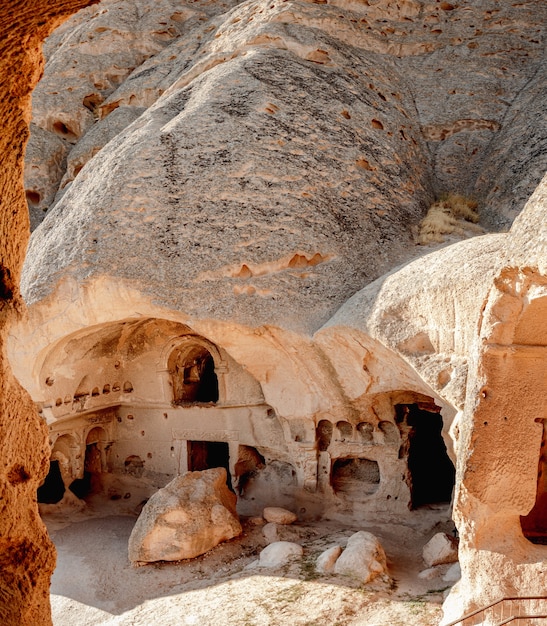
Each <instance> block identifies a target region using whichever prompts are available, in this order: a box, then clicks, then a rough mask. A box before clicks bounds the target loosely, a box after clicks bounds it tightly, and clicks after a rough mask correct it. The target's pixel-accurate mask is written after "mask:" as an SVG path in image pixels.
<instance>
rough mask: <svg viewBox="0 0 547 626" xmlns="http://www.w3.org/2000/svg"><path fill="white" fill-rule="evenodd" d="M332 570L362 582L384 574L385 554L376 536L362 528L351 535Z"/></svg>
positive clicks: (385, 569) (385, 571)
mask: <svg viewBox="0 0 547 626" xmlns="http://www.w3.org/2000/svg"><path fill="white" fill-rule="evenodd" d="M333 571H334V573H335V574H342V575H344V576H351V577H352V578H354V579H356V580H358V581H359V582H361V583H363V584H366V583H368V582H371V581H372V580H374V579H375V578H377V577H378V576H382V575H384V576H386V575H387V563H386V554H385V552H384V549H383V547H382V545H381V543H380V542H379V541H378V538H377V537H375V536H374V535H373V534H372V533H369V532H366V531H364V530H361V531H359V532H358V533H355V534H354V535H352V536H351V537H350V538H349V539H348V543H347V545H346V547H345V549H344V551H343V552H342V554H341V555H340V556H339V557H338V559H337V560H336V563H335V564H334V569H333Z"/></svg>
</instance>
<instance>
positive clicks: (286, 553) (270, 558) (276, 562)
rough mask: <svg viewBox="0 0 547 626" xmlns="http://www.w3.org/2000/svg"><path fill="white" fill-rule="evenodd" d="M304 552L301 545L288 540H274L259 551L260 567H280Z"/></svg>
mask: <svg viewBox="0 0 547 626" xmlns="http://www.w3.org/2000/svg"><path fill="white" fill-rule="evenodd" d="M303 553H304V550H303V548H302V546H300V545H298V544H297V543H291V542H290V541H275V542H274V543H270V545H269V546H266V547H265V548H264V550H262V552H261V553H260V560H259V565H260V567H271V568H274V567H281V566H282V565H286V564H287V563H289V562H290V561H292V560H293V559H296V558H299V557H301V556H302V554H303Z"/></svg>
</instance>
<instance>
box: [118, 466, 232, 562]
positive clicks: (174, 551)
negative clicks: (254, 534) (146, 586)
mask: <svg viewBox="0 0 547 626" xmlns="http://www.w3.org/2000/svg"><path fill="white" fill-rule="evenodd" d="M240 534H241V524H240V523H239V518H238V515H237V512H236V497H235V494H234V493H232V492H231V491H230V490H229V489H228V487H227V485H226V470H225V469H224V468H214V469H209V470H204V471H201V472H187V473H186V474H184V476H177V477H175V478H173V480H172V481H171V482H170V483H169V484H168V485H166V486H165V487H164V488H163V489H160V490H159V491H157V492H156V493H155V494H154V495H153V496H152V497H151V498H150V500H148V502H147V503H146V504H145V506H144V508H143V510H142V512H141V514H140V515H139V518H138V520H137V522H136V524H135V527H134V528H133V531H132V532H131V537H130V538H129V560H130V561H131V562H132V563H137V564H139V563H151V562H154V561H181V560H182V559H193V558H194V557H196V556H200V555H201V554H205V552H208V551H209V550H211V549H212V548H214V547H215V546H217V545H218V544H219V543H221V542H222V541H226V540H228V539H233V538H234V537H237V536H239V535H240Z"/></svg>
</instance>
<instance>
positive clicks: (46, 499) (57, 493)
mask: <svg viewBox="0 0 547 626" xmlns="http://www.w3.org/2000/svg"><path fill="white" fill-rule="evenodd" d="M64 493H65V484H64V483H63V478H62V476H61V468H60V467H59V461H51V462H50V464H49V472H48V474H47V476H46V479H45V480H44V483H43V484H42V485H41V486H40V487H38V502H41V503H42V504H56V503H57V502H59V501H60V500H62V499H63V495H64Z"/></svg>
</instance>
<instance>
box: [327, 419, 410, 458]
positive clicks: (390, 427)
mask: <svg viewBox="0 0 547 626" xmlns="http://www.w3.org/2000/svg"><path fill="white" fill-rule="evenodd" d="M316 438H317V448H318V450H319V452H325V451H326V450H328V448H329V446H332V445H334V444H347V443H349V444H366V445H373V444H380V445H388V446H398V445H399V443H400V441H401V438H400V435H399V429H398V428H397V426H396V425H395V424H393V422H388V421H381V422H379V423H378V425H377V426H374V425H373V424H371V423H370V422H359V423H358V424H357V425H353V424H350V423H349V422H346V421H339V422H336V424H333V423H332V422H331V421H329V420H321V421H320V422H319V423H318V424H317V428H316Z"/></svg>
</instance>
